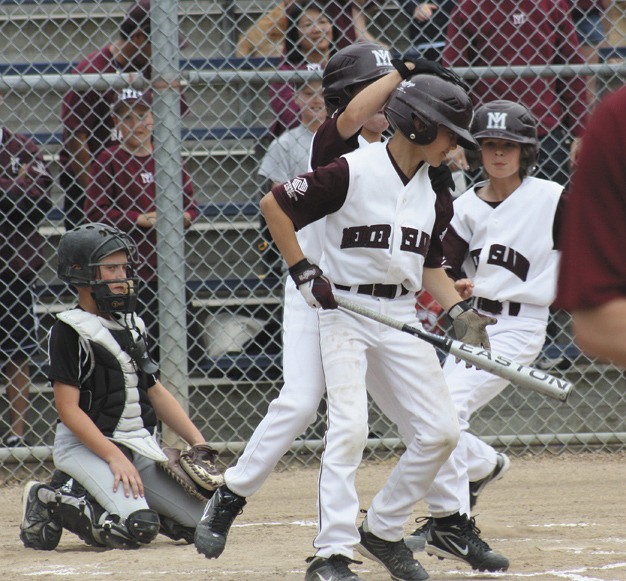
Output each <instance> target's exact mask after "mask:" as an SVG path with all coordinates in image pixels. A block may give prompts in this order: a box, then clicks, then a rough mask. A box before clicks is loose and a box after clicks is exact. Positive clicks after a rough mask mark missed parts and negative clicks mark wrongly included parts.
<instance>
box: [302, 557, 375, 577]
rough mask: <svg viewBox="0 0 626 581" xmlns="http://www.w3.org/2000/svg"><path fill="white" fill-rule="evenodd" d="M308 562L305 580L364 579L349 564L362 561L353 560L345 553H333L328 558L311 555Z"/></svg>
mask: <svg viewBox="0 0 626 581" xmlns="http://www.w3.org/2000/svg"><path fill="white" fill-rule="evenodd" d="M307 563H310V565H309V567H308V569H307V570H306V573H305V575H304V581H340V580H342V579H352V581H363V580H362V579H361V577H359V576H358V575H357V574H356V573H354V572H353V571H351V570H350V567H349V566H348V565H350V564H352V563H360V561H353V560H352V559H350V558H348V557H346V556H345V555H332V556H330V557H329V558H328V559H326V558H325V557H311V558H309V559H307Z"/></svg>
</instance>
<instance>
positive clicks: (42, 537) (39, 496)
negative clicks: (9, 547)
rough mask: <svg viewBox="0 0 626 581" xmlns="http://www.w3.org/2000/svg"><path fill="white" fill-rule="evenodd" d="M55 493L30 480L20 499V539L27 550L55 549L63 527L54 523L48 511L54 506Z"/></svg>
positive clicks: (44, 485) (48, 487) (43, 485)
mask: <svg viewBox="0 0 626 581" xmlns="http://www.w3.org/2000/svg"><path fill="white" fill-rule="evenodd" d="M54 499H55V492H54V490H53V489H52V488H51V487H50V486H47V485H46V484H41V483H39V482H35V481H34V480H31V481H30V482H28V483H27V484H26V486H25V488H24V495H23V497H22V505H23V511H22V522H21V523H20V539H21V541H22V543H24V546H25V547H27V548H29V549H38V550H40V551H52V550H54V549H56V548H57V545H58V544H59V541H60V540H61V535H62V534H63V527H62V526H61V525H60V524H59V523H58V522H56V521H55V519H54V518H53V515H52V514H51V511H50V508H49V507H50V506H54Z"/></svg>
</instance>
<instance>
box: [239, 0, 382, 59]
mask: <svg viewBox="0 0 626 581" xmlns="http://www.w3.org/2000/svg"><path fill="white" fill-rule="evenodd" d="M299 1H300V0H285V1H284V2H281V3H280V4H278V5H277V6H275V7H274V8H272V9H271V10H269V11H268V12H266V13H265V14H264V15H263V16H261V18H259V20H257V21H256V22H255V23H254V24H253V25H252V26H251V27H250V28H248V30H246V31H245V32H244V33H243V34H242V35H241V36H240V38H239V42H238V43H237V56H240V57H269V58H272V57H273V58H280V57H282V56H283V55H284V54H285V46H284V42H285V32H286V30H287V10H288V9H289V8H290V7H292V6H293V5H294V4H297V3H298V2H299ZM304 1H306V0H304ZM300 3H302V2H300ZM320 3H321V4H322V5H323V6H324V12H325V14H326V15H327V16H328V18H329V19H330V20H331V22H332V23H333V27H334V37H335V44H336V45H337V48H338V49H340V48H343V47H345V46H348V45H350V44H352V43H353V42H357V41H359V40H363V41H370V42H375V41H374V38H373V37H372V35H371V34H370V33H369V32H368V31H367V22H366V16H365V13H364V10H365V9H366V8H368V7H369V6H374V5H377V4H380V3H381V0H354V1H349V0H320Z"/></svg>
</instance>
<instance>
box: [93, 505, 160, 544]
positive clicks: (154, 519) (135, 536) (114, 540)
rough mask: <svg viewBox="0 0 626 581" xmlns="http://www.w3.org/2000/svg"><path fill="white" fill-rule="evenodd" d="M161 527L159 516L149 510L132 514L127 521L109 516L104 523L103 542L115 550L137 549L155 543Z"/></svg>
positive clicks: (141, 510)
mask: <svg viewBox="0 0 626 581" xmlns="http://www.w3.org/2000/svg"><path fill="white" fill-rule="evenodd" d="M159 527H160V522H159V515H158V514H157V513H156V512H155V511H153V510H150V509H147V508H142V509H140V510H136V511H135V512H132V513H131V514H129V515H128V517H127V518H126V519H122V518H120V517H119V516H118V515H116V514H109V515H108V516H107V517H106V519H105V520H104V522H103V523H102V542H103V543H104V544H105V545H106V546H107V547H111V548H113V549H136V548H138V547H139V545H140V544H144V545H147V544H148V543H150V542H151V541H153V540H154V539H155V538H156V536H157V535H158V534H159Z"/></svg>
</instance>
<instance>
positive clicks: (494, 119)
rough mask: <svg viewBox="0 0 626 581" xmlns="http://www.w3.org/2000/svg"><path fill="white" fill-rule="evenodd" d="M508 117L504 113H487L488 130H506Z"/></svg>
mask: <svg viewBox="0 0 626 581" xmlns="http://www.w3.org/2000/svg"><path fill="white" fill-rule="evenodd" d="M507 115H508V113H502V112H489V113H487V129H506V118H507Z"/></svg>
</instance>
